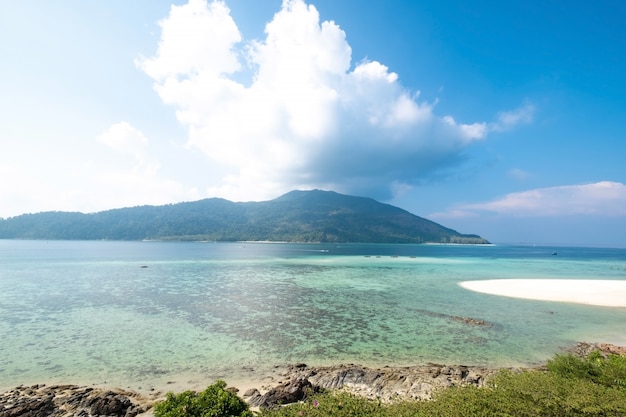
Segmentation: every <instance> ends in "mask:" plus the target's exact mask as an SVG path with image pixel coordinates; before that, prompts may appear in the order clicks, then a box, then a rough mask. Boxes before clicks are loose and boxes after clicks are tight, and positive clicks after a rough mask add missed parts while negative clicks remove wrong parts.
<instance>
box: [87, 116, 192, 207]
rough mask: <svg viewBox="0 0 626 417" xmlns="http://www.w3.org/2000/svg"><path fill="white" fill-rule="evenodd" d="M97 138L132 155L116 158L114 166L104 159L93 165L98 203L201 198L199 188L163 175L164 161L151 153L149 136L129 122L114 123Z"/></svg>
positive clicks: (120, 203) (95, 200)
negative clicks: (162, 164) (162, 165)
mask: <svg viewBox="0 0 626 417" xmlns="http://www.w3.org/2000/svg"><path fill="white" fill-rule="evenodd" d="M96 140H97V141H98V142H100V143H102V144H104V145H106V146H107V147H109V148H111V149H112V150H113V151H115V153H116V154H117V155H121V156H122V157H131V158H130V159H127V158H126V159H120V158H119V157H116V158H114V159H113V160H114V161H115V162H114V163H113V164H111V165H107V164H103V163H102V161H103V159H101V160H100V161H99V165H98V166H95V167H92V168H93V169H94V172H93V182H94V183H95V184H97V185H98V187H99V190H100V191H99V193H98V194H97V196H95V197H93V198H92V200H94V201H92V203H93V205H94V206H96V207H107V206H109V204H107V200H114V201H115V202H116V203H115V204H116V207H127V206H135V205H143V204H166V203H170V202H172V201H180V200H196V199H198V198H200V193H199V192H198V190H197V189H195V188H193V187H186V186H184V185H182V184H180V183H178V182H177V181H174V180H170V179H167V178H163V177H162V176H161V175H160V173H159V171H160V168H161V163H160V161H159V160H158V158H157V157H155V156H154V155H153V154H152V153H151V150H150V147H149V140H148V138H146V137H145V135H144V134H143V133H142V132H141V131H139V130H138V129H136V128H134V127H133V126H131V125H130V124H129V123H127V122H120V123H116V124H114V125H112V126H111V127H109V128H108V129H107V130H106V131H104V132H103V133H102V134H100V135H99V136H98V137H97V138H96Z"/></svg>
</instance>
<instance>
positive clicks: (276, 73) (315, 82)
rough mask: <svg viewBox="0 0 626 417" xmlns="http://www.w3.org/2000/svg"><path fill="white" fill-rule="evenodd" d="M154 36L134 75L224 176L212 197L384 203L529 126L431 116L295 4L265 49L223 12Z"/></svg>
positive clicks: (193, 16)
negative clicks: (490, 137)
mask: <svg viewBox="0 0 626 417" xmlns="http://www.w3.org/2000/svg"><path fill="white" fill-rule="evenodd" d="M160 25H161V28H162V33H161V39H160V42H159V45H158V50H157V52H156V54H155V55H154V56H153V57H148V58H142V59H140V60H138V62H137V64H138V66H139V67H140V68H141V69H142V70H143V71H144V72H145V73H146V74H147V75H148V76H150V77H151V78H152V79H153V80H154V83H155V84H154V85H155V90H156V91H157V93H158V94H159V96H160V97H161V99H162V100H163V101H164V102H165V103H167V104H169V105H172V106H173V107H174V108H175V109H176V114H177V118H178V120H179V121H180V123H182V124H183V125H184V126H185V127H186V128H187V130H188V144H187V145H188V146H189V147H193V148H197V149H200V150H202V152H204V153H205V154H206V156H207V157H208V158H209V159H210V160H211V163H213V164H215V165H216V166H220V167H221V168H222V169H223V171H222V172H224V175H223V177H222V178H219V179H218V182H217V183H215V185H214V186H213V187H212V188H211V189H210V190H208V192H209V193H210V194H213V195H220V196H223V197H226V198H231V199H235V200H242V199H246V200H252V199H263V198H268V197H274V196H276V195H277V194H278V193H280V192H284V191H287V190H289V189H293V188H311V187H322V188H332V189H335V190H338V191H343V192H351V193H360V194H367V195H370V196H373V197H378V198H385V197H390V196H391V194H392V193H393V192H394V190H399V189H406V188H408V187H411V186H412V185H414V184H415V183H417V182H418V181H419V180H420V179H421V178H423V177H424V176H427V175H430V174H432V173H435V172H437V171H438V170H441V169H442V168H444V167H447V166H450V165H451V164H455V163H457V162H458V160H459V158H460V155H461V154H462V152H463V150H464V149H465V148H466V147H467V146H470V145H471V144H472V143H473V142H475V141H479V140H482V139H484V138H485V137H486V136H487V134H488V133H489V132H490V131H501V130H505V129H509V128H511V127H512V126H513V125H515V124H517V123H522V122H528V121H530V119H531V118H532V111H533V109H532V106H528V105H526V106H524V107H522V108H520V109H518V110H514V111H511V112H504V113H502V114H501V115H500V117H499V119H498V120H497V121H495V122H492V123H487V122H476V123H468V124H464V123H460V122H457V121H456V120H455V119H454V118H453V117H452V116H450V115H442V116H440V115H436V114H435V112H434V103H429V102H426V101H424V100H420V97H419V92H412V91H409V90H407V89H406V88H405V87H403V86H402V84H401V83H400V79H399V77H398V75H397V74H396V73H394V72H392V71H391V70H390V69H389V68H388V67H387V66H385V65H384V64H383V63H380V62H377V61H369V60H362V61H358V62H356V63H353V59H352V51H351V48H350V45H349V44H348V42H347V41H346V34H345V33H344V31H343V30H342V29H341V28H340V27H339V25H338V24H336V23H335V22H332V21H324V22H320V16H319V13H318V11H317V10H316V8H315V7H314V6H313V5H308V4H306V3H305V2H304V1H303V0H284V1H283V4H282V7H281V9H280V11H278V12H277V13H276V14H275V15H274V17H273V19H272V21H271V22H269V23H268V24H267V25H266V28H265V38H264V39H261V40H250V41H245V40H244V39H243V37H242V35H241V33H240V31H239V29H238V27H237V25H236V23H235V21H234V20H233V19H232V17H231V15H230V11H229V9H228V7H227V5H226V3H224V2H222V1H214V2H212V3H207V2H206V0H190V1H189V3H188V4H186V5H183V6H172V8H171V11H170V14H169V16H168V17H167V18H165V19H164V20H162V21H161V22H160ZM244 69H246V70H247V71H250V70H251V71H252V74H253V77H252V79H250V80H247V82H242V81H241V78H242V77H241V74H242V73H243V71H242V70H244Z"/></svg>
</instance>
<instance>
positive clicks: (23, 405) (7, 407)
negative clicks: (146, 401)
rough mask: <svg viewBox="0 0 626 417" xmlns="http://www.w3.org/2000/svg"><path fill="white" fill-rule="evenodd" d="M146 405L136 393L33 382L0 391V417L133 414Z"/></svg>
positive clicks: (122, 415) (84, 416)
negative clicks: (29, 384) (33, 383)
mask: <svg viewBox="0 0 626 417" xmlns="http://www.w3.org/2000/svg"><path fill="white" fill-rule="evenodd" d="M147 408H148V407H147V405H142V404H141V398H140V396H139V395H137V394H136V393H132V392H126V391H121V390H120V391H112V390H101V389H94V388H91V387H79V386H75V385H53V386H50V387H45V386H43V385H33V386H32V387H17V388H15V389H13V390H11V391H8V392H5V393H3V394H0V416H2V417H18V416H24V417H44V416H45V417H70V416H81V417H95V416H120V417H134V416H136V415H137V414H140V413H143V412H145V411H146V410H147Z"/></svg>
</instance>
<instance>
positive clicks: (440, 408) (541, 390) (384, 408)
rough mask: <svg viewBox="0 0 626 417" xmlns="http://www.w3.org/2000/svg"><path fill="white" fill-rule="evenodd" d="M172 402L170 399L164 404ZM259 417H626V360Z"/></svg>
mask: <svg viewBox="0 0 626 417" xmlns="http://www.w3.org/2000/svg"><path fill="white" fill-rule="evenodd" d="M209 388H210V387H209ZM223 388H224V386H221V389H222V391H223ZM220 395H223V394H220ZM174 398H175V397H174V396H172V397H170V395H169V394H168V399H166V400H165V402H168V401H170V402H171V401H173V400H174ZM224 398H225V397H224ZM210 402H211V401H209V403H210ZM159 407H163V406H160V405H157V407H155V410H159V409H163V408H159ZM174 409H176V410H178V412H177V413H170V414H159V413H157V412H155V416H156V417H184V416H190V415H192V414H184V413H180V411H181V410H182V409H181V408H180V407H178V408H176V407H174ZM237 411H238V412H241V413H242V414H193V415H210V416H213V417H222V416H235V415H236V416H239V415H242V416H244V415H251V414H248V413H249V411H248V409H247V408H245V409H241V410H240V409H239V408H237ZM259 414H260V416H261V417H326V416H336V417H361V416H362V417H365V416H368V417H391V416H393V417H409V416H410V417H468V416H476V417H481V416H485V417H487V416H489V417H531V416H532V417H535V416H542V417H592V416H593V417H595V416H606V417H612V416H615V417H618V416H619V417H623V416H626V356H619V355H609V356H607V357H605V356H603V355H602V354H600V353H599V352H594V353H592V354H590V355H589V356H588V357H586V358H580V357H576V356H574V355H571V354H568V355H557V356H555V357H554V358H553V359H552V360H551V361H550V362H549V363H548V364H547V366H546V369H545V370H529V371H523V372H512V371H508V370H502V371H500V372H498V373H497V374H496V375H495V376H494V377H493V378H491V379H490V380H489V382H488V383H487V385H486V386H485V387H482V388H477V387H474V386H464V387H452V388H446V389H442V390H440V391H438V392H437V393H435V395H434V397H433V399H432V400H428V401H402V402H397V403H391V404H385V403H381V402H380V401H373V400H368V399H365V398H363V397H359V396H356V395H352V394H349V393H346V392H325V393H321V394H317V395H314V396H312V397H310V398H308V399H307V400H306V401H305V402H300V403H297V404H291V405H288V406H284V407H282V408H279V409H274V410H262V411H261V412H260V413H259Z"/></svg>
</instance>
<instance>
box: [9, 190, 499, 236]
mask: <svg viewBox="0 0 626 417" xmlns="http://www.w3.org/2000/svg"><path fill="white" fill-rule="evenodd" d="M0 238H1V239H68V240H76V239H80V240H102V239H110V240H147V239H154V240H209V241H282V242H337V243H339V242H341V243H345V242H355V243H356V242H358V243H426V242H432V243H472V244H482V243H489V242H487V241H486V240H485V239H483V238H481V237H480V236H477V235H465V234H461V233H458V232H457V231H455V230H452V229H449V228H446V227H444V226H441V225H440V224H437V223H435V222H432V221H430V220H427V219H424V218H421V217H418V216H415V215H413V214H411V213H409V212H407V211H405V210H402V209H400V208H398V207H394V206H391V205H388V204H383V203H380V202H378V201H375V200H373V199H370V198H364V197H354V196H348V195H342V194H338V193H335V192H332V191H320V190H313V191H292V192H290V193H287V194H285V195H283V196H281V197H279V198H276V199H274V200H270V201H263V202H246V203H234V202H231V201H228V200H224V199H220V198H210V199H205V200H200V201H195V202H186V203H178V204H170V205H164V206H141V207H132V208H121V209H115V210H108V211H102V212H98V213H92V214H84V213H75V212H44V213H36V214H24V215H21V216H16V217H12V218H8V219H1V220H0Z"/></svg>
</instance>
